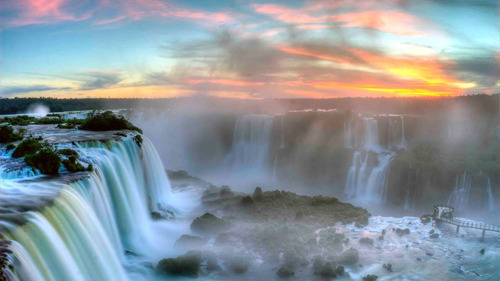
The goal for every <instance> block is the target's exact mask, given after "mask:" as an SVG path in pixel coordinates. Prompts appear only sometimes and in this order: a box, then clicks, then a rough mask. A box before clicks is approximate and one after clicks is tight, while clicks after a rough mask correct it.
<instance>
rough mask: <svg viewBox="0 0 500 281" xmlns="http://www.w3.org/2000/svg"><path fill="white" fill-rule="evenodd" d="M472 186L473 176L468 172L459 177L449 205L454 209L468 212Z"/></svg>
mask: <svg viewBox="0 0 500 281" xmlns="http://www.w3.org/2000/svg"><path fill="white" fill-rule="evenodd" d="M471 185H472V176H470V175H469V174H468V173H467V172H463V173H462V174H461V175H457V177H456V179H455V188H454V190H453V192H452V193H451V194H450V197H449V198H448V205H449V206H452V207H454V208H455V210H466V209H467V207H468V205H469V195H470V188H471Z"/></svg>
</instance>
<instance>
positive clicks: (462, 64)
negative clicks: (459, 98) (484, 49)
mask: <svg viewBox="0 0 500 281" xmlns="http://www.w3.org/2000/svg"><path fill="white" fill-rule="evenodd" d="M447 71H448V72H449V73H450V74H451V75H453V76H455V77H458V78H460V79H461V80H463V81H467V82H476V83H477V84H478V86H480V87H494V86H495V85H496V84H497V83H498V82H500V64H499V62H498V60H497V59H496V57H495V53H494V52H493V51H492V52H491V53H489V54H484V55H482V56H475V57H464V58H457V59H455V60H454V63H453V64H449V65H448V66H447Z"/></svg>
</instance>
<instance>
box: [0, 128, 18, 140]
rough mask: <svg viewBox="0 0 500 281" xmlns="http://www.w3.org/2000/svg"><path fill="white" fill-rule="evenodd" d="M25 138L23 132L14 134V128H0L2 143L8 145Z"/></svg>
mask: <svg viewBox="0 0 500 281" xmlns="http://www.w3.org/2000/svg"><path fill="white" fill-rule="evenodd" d="M22 138H23V133H22V132H18V133H16V132H14V129H13V128H12V126H9V125H3V126H0V143H7V142H13V141H17V140H20V139H22Z"/></svg>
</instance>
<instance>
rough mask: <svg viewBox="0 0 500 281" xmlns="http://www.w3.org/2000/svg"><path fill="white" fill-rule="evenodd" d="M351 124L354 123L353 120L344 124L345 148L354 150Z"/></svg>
mask: <svg viewBox="0 0 500 281" xmlns="http://www.w3.org/2000/svg"><path fill="white" fill-rule="evenodd" d="M351 122H352V120H349V121H347V122H344V147H345V148H350V149H352V148H353V147H354V145H353V138H352V129H351Z"/></svg>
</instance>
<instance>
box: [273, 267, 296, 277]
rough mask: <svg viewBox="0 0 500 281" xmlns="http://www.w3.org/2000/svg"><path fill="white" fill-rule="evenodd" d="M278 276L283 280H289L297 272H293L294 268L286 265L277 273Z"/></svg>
mask: <svg viewBox="0 0 500 281" xmlns="http://www.w3.org/2000/svg"><path fill="white" fill-rule="evenodd" d="M276 275H278V276H279V277H281V278H288V277H292V276H294V275H295V271H294V270H293V268H292V267H291V266H288V265H284V266H282V267H280V269H278V271H277V272H276Z"/></svg>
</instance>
